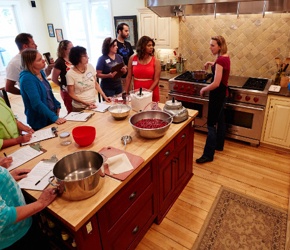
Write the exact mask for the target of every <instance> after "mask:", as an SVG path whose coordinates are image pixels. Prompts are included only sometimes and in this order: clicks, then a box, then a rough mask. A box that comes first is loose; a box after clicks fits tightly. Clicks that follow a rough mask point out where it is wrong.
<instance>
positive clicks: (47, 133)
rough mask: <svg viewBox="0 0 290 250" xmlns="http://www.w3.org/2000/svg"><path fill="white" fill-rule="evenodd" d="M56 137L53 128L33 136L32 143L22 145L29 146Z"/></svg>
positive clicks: (38, 131)
mask: <svg viewBox="0 0 290 250" xmlns="http://www.w3.org/2000/svg"><path fill="white" fill-rule="evenodd" d="M55 136H56V135H55V134H54V133H53V132H52V130H51V128H46V129H40V130H37V131H35V132H34V133H33V134H32V137H31V139H30V141H28V142H24V143H21V145H22V146H23V145H28V144H31V143H34V142H38V141H43V140H46V139H49V138H54V137H55Z"/></svg>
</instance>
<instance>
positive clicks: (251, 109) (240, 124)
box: [225, 103, 265, 145]
mask: <svg viewBox="0 0 290 250" xmlns="http://www.w3.org/2000/svg"><path fill="white" fill-rule="evenodd" d="M264 115H265V107H263V106H254V105H248V104H246V105H244V104H236V103H226V105H225V117H226V123H227V136H228V137H231V138H235V139H239V140H243V141H247V142H250V143H251V144H254V145H259V143H260V139H261V133H262V126H263V120H264Z"/></svg>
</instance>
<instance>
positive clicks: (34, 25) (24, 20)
mask: <svg viewBox="0 0 290 250" xmlns="http://www.w3.org/2000/svg"><path fill="white" fill-rule="evenodd" d="M7 2H8V3H9V1H7V0H0V3H7ZM17 2H18V3H19V9H18V10H19V13H20V14H22V15H20V16H19V17H18V18H19V22H20V27H21V32H26V33H31V34H32V35H33V38H34V40H35V42H36V44H37V45H38V49H39V50H40V51H41V52H46V51H48V50H49V43H48V41H47V38H48V32H47V27H46V23H45V22H44V14H43V12H42V6H41V1H36V8H32V7H31V1H28V0H21V1H11V3H17ZM24 13H25V14H24ZM13 43H14V40H13ZM15 48H16V50H15V51H18V50H17V47H16V45H15Z"/></svg>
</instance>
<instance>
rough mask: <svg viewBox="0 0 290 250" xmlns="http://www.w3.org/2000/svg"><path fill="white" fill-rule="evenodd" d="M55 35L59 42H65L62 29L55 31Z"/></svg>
mask: <svg viewBox="0 0 290 250" xmlns="http://www.w3.org/2000/svg"><path fill="white" fill-rule="evenodd" d="M55 34H56V40H57V41H58V42H60V41H62V40H63V35H62V29H55Z"/></svg>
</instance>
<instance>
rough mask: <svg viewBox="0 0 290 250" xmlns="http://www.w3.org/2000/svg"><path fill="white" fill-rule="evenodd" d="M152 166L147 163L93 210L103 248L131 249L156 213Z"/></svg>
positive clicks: (154, 179)
mask: <svg viewBox="0 0 290 250" xmlns="http://www.w3.org/2000/svg"><path fill="white" fill-rule="evenodd" d="M156 170H157V169H156V168H154V166H153V164H152V162H150V163H149V164H147V166H145V167H144V168H143V169H142V171H141V172H140V173H138V175H137V176H135V177H134V178H133V179H132V180H131V181H130V182H129V183H128V185H127V186H126V187H125V188H124V189H122V190H121V191H120V192H119V193H117V194H116V195H115V196H114V197H113V198H112V199H111V200H110V201H109V202H107V203H106V204H105V205H104V206H103V207H102V208H101V209H100V211H99V212H98V213H97V216H98V220H99V227H100V233H101V239H102V245H103V249H118V250H119V249H134V248H135V247H136V245H137V244H138V243H139V241H140V240H141V239H142V237H143V236H144V235H145V233H146V232H147V231H148V229H149V228H150V226H151V224H152V223H153V221H154V219H155V217H156V215H157V202H156V191H157V190H156V188H155V184H156Z"/></svg>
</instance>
